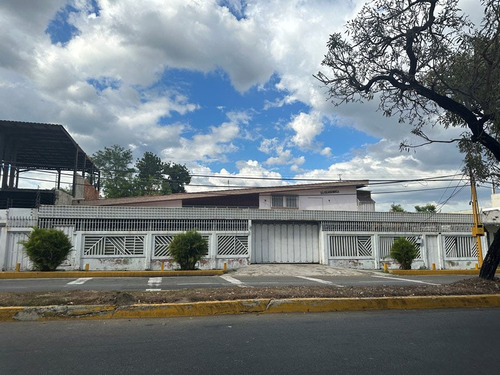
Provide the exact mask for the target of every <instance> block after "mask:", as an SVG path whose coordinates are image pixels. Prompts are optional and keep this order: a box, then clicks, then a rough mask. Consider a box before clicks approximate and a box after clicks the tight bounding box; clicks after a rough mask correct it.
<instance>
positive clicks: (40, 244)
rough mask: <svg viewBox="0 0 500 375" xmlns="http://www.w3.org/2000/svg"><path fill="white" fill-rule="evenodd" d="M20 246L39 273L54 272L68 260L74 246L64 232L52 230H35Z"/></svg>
mask: <svg viewBox="0 0 500 375" xmlns="http://www.w3.org/2000/svg"><path fill="white" fill-rule="evenodd" d="M20 244H22V245H23V246H24V248H25V249H26V254H27V255H28V257H29V258H30V260H31V261H32V262H33V265H34V268H35V269H36V270H38V271H54V270H55V269H56V268H57V267H59V265H60V264H61V263H62V262H63V261H64V260H65V259H66V257H67V256H68V254H69V252H70V250H71V248H72V247H73V245H72V244H71V241H70V240H69V238H68V236H67V235H66V234H64V232H62V231H60V230H57V229H54V228H50V229H45V228H37V227H35V228H33V231H32V232H31V233H30V234H29V235H28V239H27V240H26V241H21V242H20Z"/></svg>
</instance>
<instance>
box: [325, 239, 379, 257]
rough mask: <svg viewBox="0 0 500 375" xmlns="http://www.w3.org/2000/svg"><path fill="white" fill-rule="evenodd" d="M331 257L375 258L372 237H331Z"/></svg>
mask: <svg viewBox="0 0 500 375" xmlns="http://www.w3.org/2000/svg"><path fill="white" fill-rule="evenodd" d="M329 246H330V257H332V258H337V257H340V258H363V257H371V256H373V251H372V239H371V237H370V236H329Z"/></svg>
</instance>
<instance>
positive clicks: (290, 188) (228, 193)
mask: <svg viewBox="0 0 500 375" xmlns="http://www.w3.org/2000/svg"><path fill="white" fill-rule="evenodd" d="M367 185H368V180H355V181H349V180H346V181H337V182H322V183H315V184H300V185H285V186H273V187H252V188H243V189H231V190H214V191H203V192H196V193H177V194H170V195H149V196H141V197H126V198H108V199H100V200H98V201H82V202H80V204H82V205H92V206H120V205H129V204H140V203H148V204H150V203H160V202H167V201H179V200H181V201H183V202H185V203H188V204H189V200H195V199H199V198H211V197H235V196H248V195H259V194H286V193H293V192H299V191H304V190H319V189H332V188H338V187H343V186H355V187H356V188H357V189H358V188H362V187H366V186H367Z"/></svg>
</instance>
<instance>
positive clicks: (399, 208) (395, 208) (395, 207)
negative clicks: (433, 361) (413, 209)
mask: <svg viewBox="0 0 500 375" xmlns="http://www.w3.org/2000/svg"><path fill="white" fill-rule="evenodd" d="M389 212H406V211H405V209H404V208H403V207H402V206H401V205H400V204H395V203H393V204H391V208H390V210H389Z"/></svg>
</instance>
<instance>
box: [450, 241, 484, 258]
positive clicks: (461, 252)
mask: <svg viewBox="0 0 500 375" xmlns="http://www.w3.org/2000/svg"><path fill="white" fill-rule="evenodd" d="M444 247H445V254H446V258H477V244H476V240H475V238H474V237H472V236H445V238H444Z"/></svg>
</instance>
